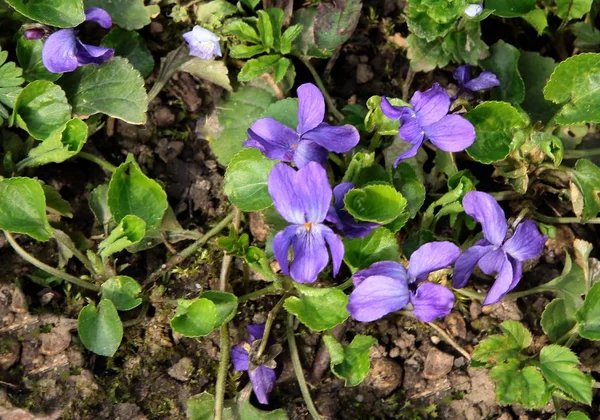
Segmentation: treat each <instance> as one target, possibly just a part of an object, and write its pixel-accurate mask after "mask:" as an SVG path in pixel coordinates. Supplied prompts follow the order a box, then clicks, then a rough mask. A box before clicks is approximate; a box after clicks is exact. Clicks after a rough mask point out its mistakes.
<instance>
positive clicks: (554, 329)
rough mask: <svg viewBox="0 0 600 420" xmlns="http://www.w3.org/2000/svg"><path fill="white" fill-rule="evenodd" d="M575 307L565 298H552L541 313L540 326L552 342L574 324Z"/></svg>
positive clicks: (569, 329)
mask: <svg viewBox="0 0 600 420" xmlns="http://www.w3.org/2000/svg"><path fill="white" fill-rule="evenodd" d="M575 310H576V309H575V308H574V307H572V306H571V305H569V304H568V303H567V302H566V301H565V299H563V298H558V299H554V300H553V301H552V302H550V303H549V304H548V305H546V308H545V309H544V312H543V313H542V321H541V324H542V328H543V329H544V332H545V333H546V335H547V336H548V338H549V339H550V341H552V342H556V341H558V339H560V338H561V337H563V336H564V335H565V334H567V333H568V332H569V331H571V329H572V328H573V327H574V326H575V324H576V323H577V321H575Z"/></svg>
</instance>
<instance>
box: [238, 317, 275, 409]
mask: <svg viewBox="0 0 600 420" xmlns="http://www.w3.org/2000/svg"><path fill="white" fill-rule="evenodd" d="M264 333H265V324H255V325H248V341H246V342H243V343H241V344H238V345H236V346H233V347H232V348H231V363H233V369H234V370H237V371H247V372H248V376H249V377H250V383H251V384H252V389H253V390H254V394H255V395H256V398H257V399H258V402H260V403H261V404H268V403H269V399H268V396H269V393H270V392H271V391H272V390H273V387H274V386H275V380H276V379H277V373H276V372H275V369H273V368H270V367H267V366H264V365H261V366H252V363H251V360H250V352H251V350H252V343H253V342H254V341H256V340H260V339H262V338H263V335H264Z"/></svg>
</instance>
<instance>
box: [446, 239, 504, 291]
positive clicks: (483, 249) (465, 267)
mask: <svg viewBox="0 0 600 420" xmlns="http://www.w3.org/2000/svg"><path fill="white" fill-rule="evenodd" d="M493 249H494V246H493V245H481V246H478V245H474V246H472V247H471V248H469V249H467V250H466V251H465V252H463V253H462V254H461V255H460V256H459V257H458V258H457V259H456V262H455V263H454V274H453V275H452V286H454V287H455V288H457V289H460V288H461V287H465V284H467V281H468V280H469V278H470V277H471V273H473V270H475V266H476V265H477V263H478V262H479V260H480V259H482V258H483V256H484V255H486V254H487V253H488V252H490V251H492V250H493Z"/></svg>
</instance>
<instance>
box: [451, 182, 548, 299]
mask: <svg viewBox="0 0 600 420" xmlns="http://www.w3.org/2000/svg"><path fill="white" fill-rule="evenodd" d="M462 204H463V207H464V209H465V213H467V214H468V215H469V216H471V217H473V218H474V219H475V220H476V221H477V222H479V223H480V224H481V227H482V229H483V237H484V239H481V240H480V241H477V243H475V245H473V246H472V247H471V248H469V249H467V250H466V251H465V252H464V253H463V254H462V255H461V256H460V257H459V258H458V259H457V260H456V264H455V265H454V276H453V278H452V282H453V285H454V287H455V288H461V287H464V286H465V284H466V283H467V280H469V277H470V276H471V273H472V272H473V270H474V269H475V266H476V265H477V266H479V268H481V271H483V272H484V273H485V274H487V275H488V276H491V275H493V274H495V273H497V277H496V281H495V282H494V285H493V286H492V288H491V289H490V291H489V293H488V295H487V296H486V298H485V300H484V301H483V304H484V305H491V304H493V303H497V302H499V301H500V300H501V299H502V298H503V297H504V295H506V294H507V293H508V292H510V291H511V290H512V289H514V288H515V286H516V285H517V284H518V283H519V280H521V275H522V273H523V261H527V260H531V259H533V258H537V257H539V256H540V255H541V254H542V252H543V251H544V244H545V243H546V240H547V239H548V237H547V236H544V235H542V234H541V233H540V231H539V230H538V228H537V225H536V224H535V222H534V221H533V220H527V219H525V220H523V221H522V222H521V223H519V225H518V226H517V228H516V229H515V233H514V234H513V235H512V236H511V237H510V238H509V239H506V234H507V232H508V224H507V223H506V217H505V215H504V211H503V210H502V208H501V207H500V205H499V204H498V203H497V202H496V200H495V199H494V197H492V196H491V195H489V194H486V193H483V192H478V191H471V192H469V193H467V194H466V195H465V197H464V198H463V202H462Z"/></svg>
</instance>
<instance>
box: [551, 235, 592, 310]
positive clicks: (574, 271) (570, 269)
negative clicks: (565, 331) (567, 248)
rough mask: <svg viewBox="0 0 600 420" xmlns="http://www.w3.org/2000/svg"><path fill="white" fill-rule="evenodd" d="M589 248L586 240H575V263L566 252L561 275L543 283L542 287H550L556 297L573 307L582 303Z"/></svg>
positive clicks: (577, 306) (578, 306)
mask: <svg viewBox="0 0 600 420" xmlns="http://www.w3.org/2000/svg"><path fill="white" fill-rule="evenodd" d="M586 244H587V245H589V247H587V246H586ZM591 249H592V248H591V244H589V243H588V242H584V241H580V240H576V241H575V246H574V250H575V264H573V260H572V259H571V255H569V253H568V252H567V253H566V254H565V265H564V268H563V271H562V273H561V275H560V276H558V277H556V278H554V279H552V280H550V281H549V282H548V283H545V284H544V288H547V289H550V290H552V291H553V292H554V293H556V295H557V296H558V297H561V298H564V299H565V301H566V303H567V304H568V305H569V306H570V307H573V308H575V309H579V308H580V307H581V305H582V304H583V301H582V299H581V295H583V294H584V293H585V291H586V272H587V271H588V270H589V268H588V262H587V260H588V257H589V253H590V251H591Z"/></svg>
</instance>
